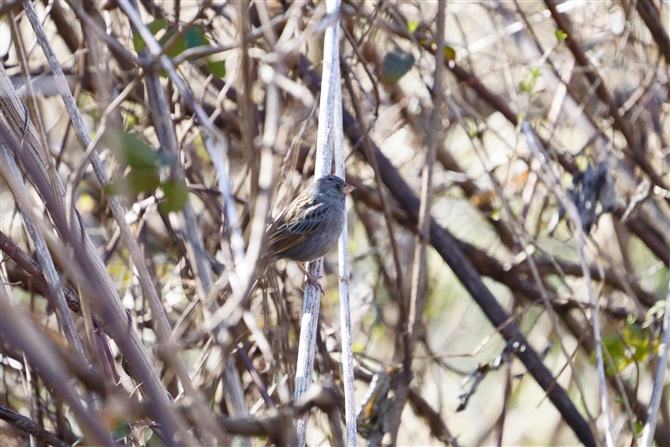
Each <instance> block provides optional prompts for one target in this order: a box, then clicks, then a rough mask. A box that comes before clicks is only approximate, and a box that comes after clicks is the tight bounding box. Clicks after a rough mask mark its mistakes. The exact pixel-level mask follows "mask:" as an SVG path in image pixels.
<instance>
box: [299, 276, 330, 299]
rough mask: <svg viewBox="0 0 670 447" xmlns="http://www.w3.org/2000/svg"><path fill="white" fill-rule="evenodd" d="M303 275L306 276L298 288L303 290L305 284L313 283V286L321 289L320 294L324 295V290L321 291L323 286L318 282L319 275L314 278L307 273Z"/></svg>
mask: <svg viewBox="0 0 670 447" xmlns="http://www.w3.org/2000/svg"><path fill="white" fill-rule="evenodd" d="M305 276H306V277H307V278H306V279H305V280H304V281H303V282H302V285H301V286H300V290H302V291H303V292H304V291H305V284H311V285H313V286H314V287H317V288H318V289H319V290H320V291H321V295H325V294H326V292H324V291H323V287H321V283H319V279H321V277H319V278H314V277H312V276H311V275H309V274H307V275H305Z"/></svg>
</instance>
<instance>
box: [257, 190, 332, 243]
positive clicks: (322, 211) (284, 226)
mask: <svg viewBox="0 0 670 447" xmlns="http://www.w3.org/2000/svg"><path fill="white" fill-rule="evenodd" d="M331 220H332V216H329V213H328V206H327V205H325V204H323V203H312V204H310V205H309V206H307V207H304V208H302V209H299V208H298V207H289V209H288V211H287V212H285V213H283V214H282V215H281V216H279V217H278V218H277V220H275V221H274V222H273V223H272V225H270V227H269V228H268V242H267V247H268V254H269V255H270V256H281V253H282V252H284V251H286V250H289V249H291V248H293V247H295V246H296V245H298V244H300V243H301V242H303V241H305V240H307V239H309V238H310V237H311V236H313V235H314V234H316V233H318V232H319V231H320V230H321V229H322V228H324V227H327V226H328V223H329V222H330V221H331Z"/></svg>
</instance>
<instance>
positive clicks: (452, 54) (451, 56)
mask: <svg viewBox="0 0 670 447" xmlns="http://www.w3.org/2000/svg"><path fill="white" fill-rule="evenodd" d="M444 58H445V59H447V60H448V61H455V60H456V50H454V49H453V48H452V47H450V46H449V45H445V46H444Z"/></svg>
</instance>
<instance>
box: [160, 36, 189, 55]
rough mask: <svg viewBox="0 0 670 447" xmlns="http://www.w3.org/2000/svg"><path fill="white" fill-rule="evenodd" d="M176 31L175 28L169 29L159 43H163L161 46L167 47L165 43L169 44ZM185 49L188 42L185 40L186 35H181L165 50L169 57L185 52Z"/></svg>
mask: <svg viewBox="0 0 670 447" xmlns="http://www.w3.org/2000/svg"><path fill="white" fill-rule="evenodd" d="M176 33H177V32H176V31H175V30H169V31H167V32H166V33H165V35H164V36H163V37H162V38H161V40H160V41H158V43H159V44H160V45H161V47H165V45H167V44H168V42H170V40H171V39H172V36H174V35H175V34H176ZM185 49H186V43H185V42H184V36H181V37H179V38H178V39H177V40H176V41H174V42H172V43H171V44H170V48H168V49H167V51H165V55H166V56H167V57H169V58H173V57H176V56H178V55H180V54H181V53H183V52H184V50H185Z"/></svg>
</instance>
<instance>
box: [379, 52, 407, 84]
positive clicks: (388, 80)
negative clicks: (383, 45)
mask: <svg viewBox="0 0 670 447" xmlns="http://www.w3.org/2000/svg"><path fill="white" fill-rule="evenodd" d="M413 65H414V55H412V53H406V52H404V51H402V50H400V49H397V48H396V49H395V50H392V51H389V52H388V53H386V56H384V61H383V62H382V82H383V83H384V84H386V85H391V84H393V83H395V82H398V79H400V78H402V77H403V76H404V75H405V74H406V73H407V72H408V71H409V70H410V69H411V68H412V66H413Z"/></svg>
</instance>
